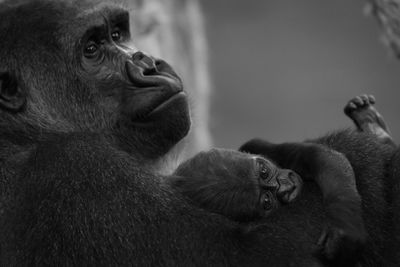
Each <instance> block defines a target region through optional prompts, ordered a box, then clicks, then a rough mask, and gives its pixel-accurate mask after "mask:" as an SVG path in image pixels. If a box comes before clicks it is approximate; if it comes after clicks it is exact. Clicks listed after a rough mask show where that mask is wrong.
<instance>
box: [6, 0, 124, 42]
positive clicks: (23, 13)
mask: <svg viewBox="0 0 400 267" xmlns="http://www.w3.org/2000/svg"><path fill="white" fill-rule="evenodd" d="M121 17H126V19H127V18H128V17H129V14H128V12H127V11H126V10H125V9H124V8H123V7H122V6H120V5H116V4H113V3H112V2H108V1H106V2H104V1H99V4H95V3H94V1H71V0H69V1H52V0H8V1H5V2H4V3H2V4H0V36H2V37H3V38H2V40H0V44H2V45H1V47H15V46H16V45H17V46H18V43H21V44H23V45H24V47H26V44H32V46H35V45H38V44H40V43H47V44H48V45H51V46H52V47H55V46H56V45H55V44H53V42H57V41H63V39H64V38H63V37H65V36H68V37H69V38H72V39H75V40H76V38H77V37H78V36H79V35H81V34H83V32H85V30H86V29H88V28H90V27H91V26H99V25H104V24H106V23H108V22H109V21H110V20H113V19H119V18H121ZM8 33H12V34H8Z"/></svg>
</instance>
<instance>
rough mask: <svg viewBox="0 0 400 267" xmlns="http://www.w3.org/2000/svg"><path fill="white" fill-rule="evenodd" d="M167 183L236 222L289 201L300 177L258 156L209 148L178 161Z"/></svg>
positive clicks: (298, 185) (266, 212)
mask: <svg viewBox="0 0 400 267" xmlns="http://www.w3.org/2000/svg"><path fill="white" fill-rule="evenodd" d="M167 181H168V183H169V184H170V185H171V186H172V187H173V188H174V189H175V190H177V191H179V192H181V193H182V194H183V195H184V196H186V197H187V198H188V200H189V201H191V202H192V203H193V204H195V205H197V206H200V207H202V208H205V209H207V210H209V211H212V212H215V213H219V214H222V215H225V216H227V217H229V218H231V219H234V220H237V221H242V222H243V221H250V220H254V219H257V218H260V217H265V216H268V215H269V214H270V213H271V212H272V211H274V210H276V209H277V208H278V207H279V206H280V204H281V203H289V202H291V201H293V200H294V199H295V198H296V197H297V195H298V194H299V192H300V189H301V179H300V177H299V176H298V175H297V174H296V173H294V172H292V171H290V170H283V169H280V168H278V167H277V166H276V165H274V164H273V163H272V162H270V161H268V160H266V159H264V158H262V157H256V156H254V155H250V154H247V153H241V152H238V151H233V150H225V149H213V150H211V151H208V152H202V153H199V154H198V155H196V156H195V157H193V158H191V159H189V160H188V161H186V162H184V163H183V164H181V165H180V166H179V167H178V169H177V170H176V171H175V173H174V175H173V176H171V177H169V178H168V179H167Z"/></svg>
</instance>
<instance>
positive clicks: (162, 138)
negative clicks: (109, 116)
mask: <svg viewBox="0 0 400 267" xmlns="http://www.w3.org/2000/svg"><path fill="white" fill-rule="evenodd" d="M122 120H123V121H120V122H119V123H118V124H119V125H121V126H122V127H118V130H117V132H118V133H117V136H118V137H119V139H120V140H121V142H122V147H121V148H122V149H123V150H128V151H129V152H131V153H134V154H140V155H141V156H144V157H145V158H148V159H156V158H159V157H161V156H163V155H165V154H166V153H168V152H169V151H170V150H171V149H172V148H173V147H174V146H175V145H176V144H177V143H178V142H179V141H180V140H182V139H183V138H184V137H185V136H186V135H187V134H188V133H189V130H190V125H191V120H190V110H189V104H188V100H187V95H186V93H184V92H180V93H177V94H175V95H173V96H172V97H170V98H169V99H167V100H166V101H165V102H163V103H162V104H161V105H159V106H158V107H157V108H155V109H154V110H153V111H151V112H150V113H149V114H148V115H147V116H146V119H145V120H141V121H136V120H132V118H129V117H127V116H124V118H123V119H122ZM136 144H140V150H139V146H138V147H137V146H136ZM143 144H145V146H143ZM132 149H133V151H132Z"/></svg>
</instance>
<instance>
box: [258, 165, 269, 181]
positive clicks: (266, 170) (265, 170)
mask: <svg viewBox="0 0 400 267" xmlns="http://www.w3.org/2000/svg"><path fill="white" fill-rule="evenodd" d="M258 166H259V171H260V176H261V178H262V179H267V178H268V177H269V168H268V166H267V164H266V163H265V162H264V161H261V160H260V161H258Z"/></svg>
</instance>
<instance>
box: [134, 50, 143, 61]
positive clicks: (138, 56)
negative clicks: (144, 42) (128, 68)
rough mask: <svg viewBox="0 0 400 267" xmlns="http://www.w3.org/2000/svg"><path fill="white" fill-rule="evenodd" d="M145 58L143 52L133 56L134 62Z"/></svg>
mask: <svg viewBox="0 0 400 267" xmlns="http://www.w3.org/2000/svg"><path fill="white" fill-rule="evenodd" d="M143 57H144V54H143V52H140V51H139V52H136V53H134V54H133V55H132V60H142V59H143Z"/></svg>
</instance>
